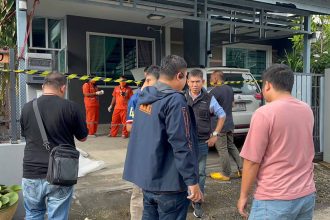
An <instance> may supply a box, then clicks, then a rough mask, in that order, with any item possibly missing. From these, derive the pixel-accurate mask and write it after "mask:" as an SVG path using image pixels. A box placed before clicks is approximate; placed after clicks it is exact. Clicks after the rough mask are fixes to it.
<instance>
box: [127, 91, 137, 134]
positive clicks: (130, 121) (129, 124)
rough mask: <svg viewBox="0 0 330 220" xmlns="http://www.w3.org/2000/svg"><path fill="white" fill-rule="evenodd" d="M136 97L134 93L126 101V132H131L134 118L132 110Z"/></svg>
mask: <svg viewBox="0 0 330 220" xmlns="http://www.w3.org/2000/svg"><path fill="white" fill-rule="evenodd" d="M136 102H137V97H136V95H133V96H132V97H131V98H130V99H129V102H128V105H127V115H126V130H127V131H128V132H131V130H132V124H133V120H134V110H135V107H136Z"/></svg>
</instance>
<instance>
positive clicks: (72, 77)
mask: <svg viewBox="0 0 330 220" xmlns="http://www.w3.org/2000/svg"><path fill="white" fill-rule="evenodd" d="M77 76H78V74H74V73H73V74H70V75H68V76H67V79H74V78H76V77H77Z"/></svg>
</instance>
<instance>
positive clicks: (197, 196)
mask: <svg viewBox="0 0 330 220" xmlns="http://www.w3.org/2000/svg"><path fill="white" fill-rule="evenodd" d="M188 190H189V192H190V195H189V196H188V197H187V199H190V200H191V201H193V202H203V201H204V196H203V193H202V192H201V190H200V188H199V185H198V184H195V185H193V186H188Z"/></svg>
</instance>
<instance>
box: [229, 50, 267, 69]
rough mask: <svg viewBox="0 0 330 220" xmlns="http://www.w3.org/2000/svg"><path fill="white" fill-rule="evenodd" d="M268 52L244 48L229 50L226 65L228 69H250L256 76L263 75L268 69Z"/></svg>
mask: <svg viewBox="0 0 330 220" xmlns="http://www.w3.org/2000/svg"><path fill="white" fill-rule="evenodd" d="M266 54H267V53H266V51H265V50H253V49H243V48H227V49H226V64H227V66H228V67H238V68H246V69H250V71H251V73H252V74H254V75H261V74H262V72H263V71H264V70H265V69H266Z"/></svg>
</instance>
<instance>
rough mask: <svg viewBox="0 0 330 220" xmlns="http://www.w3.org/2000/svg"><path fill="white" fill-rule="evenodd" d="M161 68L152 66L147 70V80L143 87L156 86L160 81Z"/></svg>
mask: <svg viewBox="0 0 330 220" xmlns="http://www.w3.org/2000/svg"><path fill="white" fill-rule="evenodd" d="M159 72H160V67H159V66H156V65H151V66H150V67H149V68H148V69H147V70H146V78H145V82H144V84H143V87H146V86H152V85H154V84H155V83H156V82H157V80H158V79H159Z"/></svg>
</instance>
